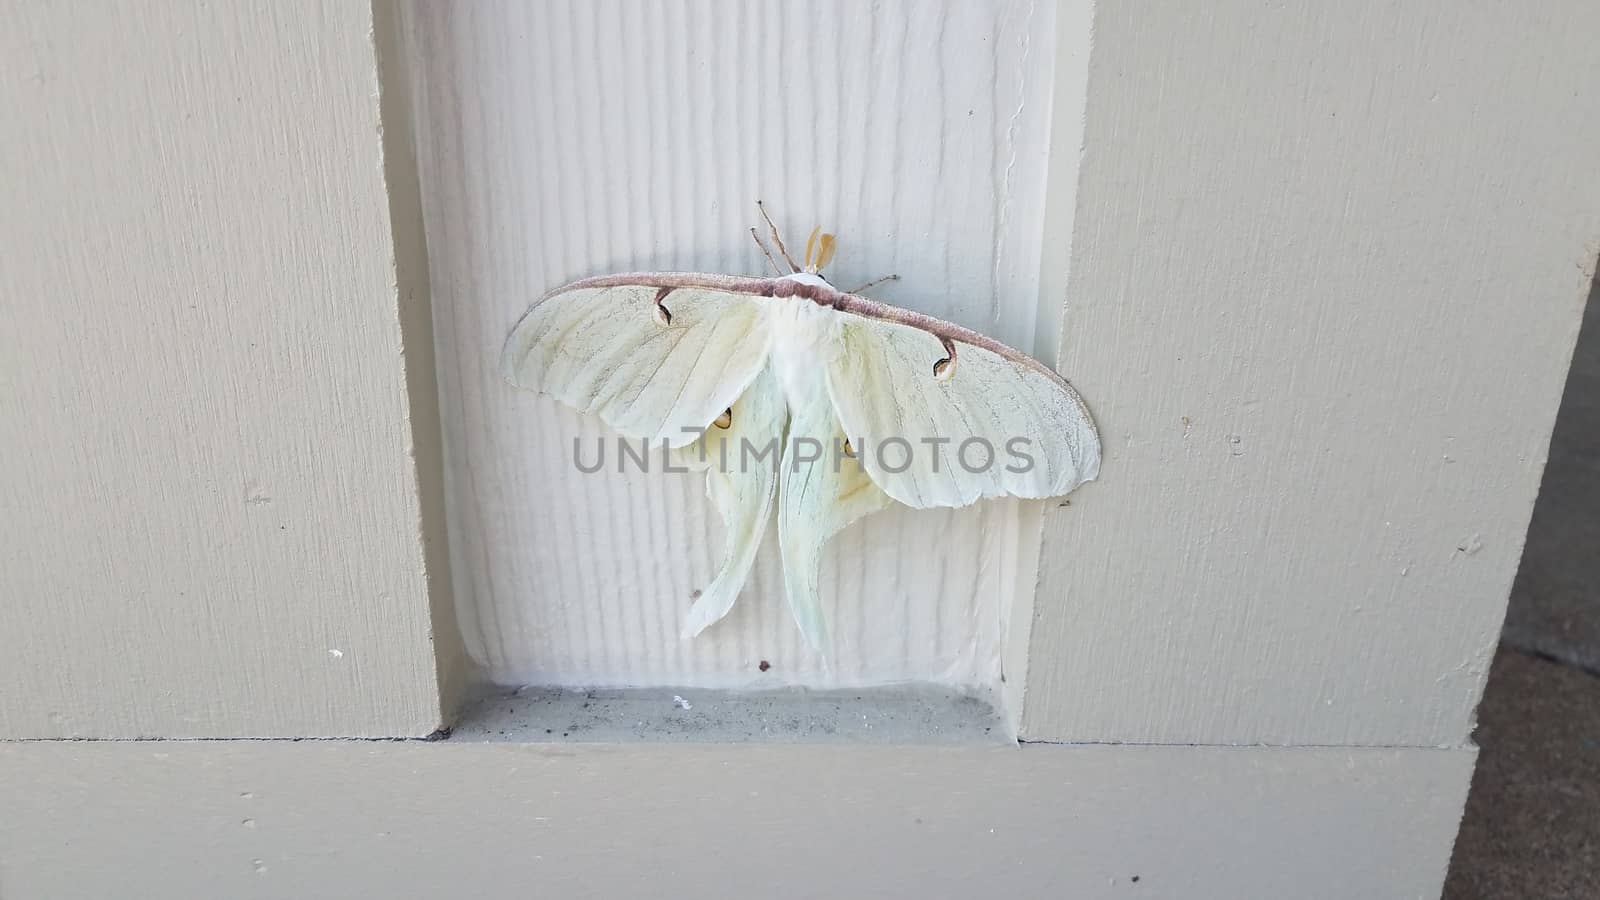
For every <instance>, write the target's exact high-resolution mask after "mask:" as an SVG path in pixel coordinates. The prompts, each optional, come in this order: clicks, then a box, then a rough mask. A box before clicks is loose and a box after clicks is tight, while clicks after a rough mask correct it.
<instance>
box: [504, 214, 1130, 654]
mask: <svg viewBox="0 0 1600 900" xmlns="http://www.w3.org/2000/svg"><path fill="white" fill-rule="evenodd" d="M757 206H758V208H759V209H760V212H761V216H762V218H763V219H764V220H765V221H766V225H767V227H768V229H769V230H770V234H771V238H772V243H773V245H774V246H775V247H776V248H777V251H778V254H779V256H780V257H781V258H782V259H783V260H784V262H785V263H787V264H788V269H789V271H787V272H784V271H783V269H782V267H780V266H779V265H778V263H777V261H776V259H775V258H774V257H773V255H772V252H771V251H770V250H769V249H768V248H767V246H766V245H765V244H764V243H763V242H762V240H761V236H760V234H759V232H757V230H756V229H755V228H751V229H750V233H751V236H752V237H754V238H755V240H756V244H757V245H758V246H760V247H761V250H762V253H763V254H765V255H766V258H767V261H768V262H769V263H771V264H772V266H773V268H774V269H776V270H777V271H778V272H779V273H780V274H778V275H776V276H773V277H764V276H737V275H714V274H696V273H687V272H645V273H631V274H621V275H602V276H599V277H594V278H585V279H582V280H580V281H575V282H573V283H571V284H569V285H566V286H565V287H560V288H556V289H555V290H553V291H551V292H550V293H548V294H546V295H545V296H544V297H542V298H540V299H539V300H538V301H536V302H535V303H534V304H533V305H532V306H531V307H529V309H528V311H527V312H526V313H525V314H524V315H523V316H522V318H521V319H520V320H519V321H518V322H517V323H516V326H515V327H514V328H513V329H512V331H511V334H510V335H509V337H508V338H507V339H506V343H505V348H504V351H503V353H502V360H501V362H502V371H503V373H504V375H505V378H506V379H507V380H508V381H509V382H510V383H511V384H512V385H513V386H515V387H519V388H525V389H527V390H531V391H537V392H541V393H544V394H548V395H550V396H552V397H554V398H556V399H557V400H559V401H560V402H562V403H564V404H566V405H568V406H570V407H573V408H574V409H577V410H579V411H580V412H584V413H589V414H593V415H597V416H599V417H600V419H601V420H602V421H604V422H605V423H606V424H607V425H609V426H610V427H611V428H612V429H613V430H615V431H616V432H618V433H620V434H621V435H623V436H624V437H625V438H633V439H638V440H641V441H648V442H651V443H660V444H664V445H665V446H664V448H663V452H664V453H668V454H670V456H671V458H672V459H673V460H675V461H676V462H677V463H678V464H680V465H682V466H683V467H685V468H689V469H697V470H704V471H705V472H706V474H707V478H706V490H707V494H708V495H709V496H710V498H711V500H712V502H713V503H714V504H715V506H716V508H717V512H718V514H719V515H720V516H721V518H722V521H723V523H724V525H725V526H726V530H727V535H728V537H727V545H726V547H725V548H724V551H723V558H722V564H721V568H720V570H719V571H718V572H717V574H716V576H715V578H714V579H713V580H712V582H711V583H710V585H708V586H707V587H706V588H705V589H703V590H702V591H701V592H700V595H699V597H698V598H697V599H696V600H695V601H694V603H693V605H692V606H691V608H690V609H689V612H688V616H687V617H686V619H685V620H684V625H683V635H684V637H686V638H687V637H692V636H694V635H697V634H699V633H700V632H701V631H703V630H704V629H705V628H707V627H708V626H710V625H711V624H713V623H714V622H716V621H718V620H719V619H721V618H723V617H724V616H726V615H727V614H728V612H729V610H731V609H732V608H733V604H734V601H735V599H736V598H737V597H738V595H739V592H740V590H741V589H742V588H743V587H744V584H745V580H746V578H747V577H748V575H749V573H750V569H751V566H752V565H753V564H754V562H755V557H756V551H757V549H758V548H759V547H760V546H761V541H762V537H763V536H764V534H765V532H766V529H767V528H768V526H769V523H770V522H771V521H772V520H773V519H776V520H777V528H778V544H779V547H780V549H781V551H782V558H783V578H784V589H785V592H786V594H787V595H788V601H789V606H790V610H791V612H792V613H793V616H794V621H795V624H796V625H797V626H798V627H799V629H800V631H801V633H802V634H803V635H804V637H805V639H806V641H807V642H808V643H809V644H810V645H811V646H812V647H813V648H814V649H815V650H817V651H818V652H820V653H822V654H823V655H824V656H825V657H826V656H827V654H828V650H829V642H828V632H827V623H826V622H825V621H824V620H823V613H822V606H821V601H820V597H819V593H818V577H819V570H820V566H821V561H822V551H823V548H824V546H825V545H826V544H827V542H828V540H829V539H830V538H832V537H833V536H834V535H835V534H837V533H838V532H840V531H842V530H843V529H844V528H845V527H846V526H848V525H849V524H850V523H852V522H854V521H856V520H857V519H859V518H861V517H863V516H866V515H868V514H870V513H873V512H876V511H878V510H881V509H884V508H885V507H887V506H889V505H890V504H891V503H902V504H904V505H906V506H909V507H913V508H916V509H927V508H930V507H963V506H967V505H970V504H972V503H974V502H976V501H978V500H981V499H983V498H986V497H1002V496H1012V497H1024V498H1044V497H1056V496H1060V495H1062V494H1066V493H1067V492H1069V491H1071V490H1072V489H1073V488H1075V487H1077V486H1078V485H1079V484H1081V483H1083V482H1085V481H1088V480H1090V479H1093V478H1094V477H1095V476H1096V474H1097V473H1098V472H1099V468H1100V438H1099V434H1098V433H1097V432H1096V430H1095V425H1094V420H1093V419H1092V418H1091V417H1090V415H1089V410H1088V408H1087V407H1086V406H1085V405H1084V402H1083V399H1082V398H1081V397H1079V396H1078V393H1077V391H1075V390H1073V388H1072V386H1071V385H1069V384H1068V383H1067V381H1066V380H1065V379H1064V378H1062V377H1061V376H1060V375H1058V374H1056V373H1055V372H1054V371H1053V370H1051V369H1050V368H1049V367H1048V366H1046V365H1044V364H1043V363H1041V362H1039V361H1038V360H1035V359H1033V358H1032V357H1030V356H1028V355H1026V354H1024V353H1021V352H1019V351H1017V350H1014V349H1012V348H1010V347H1007V346H1005V345H1004V344H1001V343H1000V342H998V341H995V340H992V339H990V338H988V337H985V336H984V335H982V334H979V333H977V332H975V331H971V330H968V329H966V328H963V327H961V326H959V325H954V324H952V323H950V322H945V321H941V320H939V319H935V318H932V317H929V316H926V315H922V314H920V313H916V312H913V311H911V310H907V309H901V308H898V307H895V306H890V305H888V304H885V303H881V302H878V301H874V300H870V299H868V298H866V297H865V296H862V291H863V290H864V289H865V288H866V287H870V286H871V285H873V284H877V283H878V282H871V283H869V284H868V285H864V286H863V287H862V288H857V289H854V290H850V291H841V290H839V289H838V288H835V287H834V286H833V285H832V284H830V283H829V282H828V281H827V279H825V278H823V277H822V269H823V267H824V266H826V265H827V264H828V263H829V261H830V260H831V259H832V258H833V254H834V249H835V238H834V236H833V235H831V234H822V235H820V237H819V234H818V232H820V230H821V229H820V228H817V229H813V230H812V232H811V236H810V238H809V239H808V240H807V241H806V252H805V264H804V265H803V266H802V265H800V264H797V263H796V262H795V261H794V260H793V259H792V258H791V257H790V256H789V252H788V249H787V248H786V247H785V246H784V243H783V240H782V238H781V237H780V236H779V234H778V229H777V227H776V226H775V225H774V224H773V223H772V219H771V218H770V217H769V216H768V215H767V212H766V209H765V208H764V207H762V206H761V205H760V204H759V203H758V204H757ZM889 277H890V278H894V277H895V276H889ZM883 280H887V279H879V281H883Z"/></svg>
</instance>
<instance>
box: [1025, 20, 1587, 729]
mask: <svg viewBox="0 0 1600 900" xmlns="http://www.w3.org/2000/svg"><path fill="white" fill-rule="evenodd" d="M1094 33H1095V40H1094V54H1093V58H1092V60H1091V64H1090V70H1089V86H1090V87H1089V104H1088V115H1087V124H1086V131H1085V138H1084V147H1085V151H1084V157H1083V170H1082V178H1081V180H1080V182H1079V197H1078V211H1077V228H1076V237H1075V240H1074V247H1073V258H1072V267H1071V275H1070V286H1071V289H1070V291H1069V302H1068V307H1067V312H1066V323H1065V342H1064V345H1063V352H1062V358H1063V359H1065V360H1067V361H1068V363H1067V370H1068V371H1069V372H1071V373H1072V374H1073V376H1074V378H1075V382H1076V383H1077V385H1078V386H1079V387H1080V388H1081V389H1082V390H1083V392H1084V394H1085V396H1087V397H1090V398H1092V399H1093V400H1094V402H1095V409H1096V412H1097V413H1098V415H1099V417H1100V425H1101V430H1102V434H1103V435H1104V438H1105V449H1106V461H1105V466H1104V470H1103V473H1102V476H1101V480H1100V481H1099V482H1096V483H1095V484H1093V485H1089V486H1088V487H1086V488H1085V489H1083V490H1082V491H1081V492H1079V493H1078V494H1076V495H1074V496H1073V498H1072V506H1071V507H1070V509H1061V510H1057V509H1055V508H1053V507H1052V508H1050V509H1048V510H1047V514H1048V515H1049V516H1050V521H1049V524H1048V536H1047V541H1046V547H1045V550H1044V554H1043V555H1044V558H1045V563H1044V564H1043V566H1042V568H1043V574H1042V579H1041V586H1040V590H1039V600H1038V604H1037V605H1038V610H1039V615H1038V618H1037V620H1036V622H1035V626H1034V632H1033V644H1032V653H1031V661H1030V675H1031V677H1030V678H1029V681H1028V696H1027V703H1026V706H1027V709H1026V719H1025V729H1024V732H1025V734H1027V735H1031V736H1033V737H1037V738H1040V739H1049V740H1093V741H1154V742H1201V743H1255V742H1268V743H1318V744H1336V743H1356V744H1421V745H1435V744H1446V745H1459V744H1461V743H1462V742H1464V741H1465V740H1466V739H1467V736H1468V732H1469V730H1470V728H1471V714H1472V709H1473V707H1474V706H1475V704H1476V703H1477V700H1478V697H1479V695H1480V691H1481V687H1482V683H1483V678H1484V675H1485V673H1486V671H1487V669H1488V665H1489V659H1490V654H1491V652H1492V650H1493V648H1494V646H1495V641H1496V638H1497V636H1498V632H1499V626H1500V620H1501V616H1502V613H1503V611H1504V608H1505V601H1506V595H1507V591H1508V589H1509V587H1510V583H1511V578H1512V574H1513V572H1514V570H1515V568H1516V564H1517V558H1518V555H1519V553H1520V551H1521V547H1522V541H1523V535H1524V533H1525V530H1526V527H1527V524H1528V517H1529V514H1530V511H1531V509H1532V506H1533V499H1534V495H1535V493H1536V491H1537V489H1538V484H1539V475H1540V471H1541V469H1542V467H1543V463H1544V459H1545V452H1546V447H1547V443H1548V439H1549V435H1550V430H1551V424H1552V422H1553V419H1554V416H1555V411H1556V406H1557V400H1558V397H1559V395H1560V392H1561V385H1562V381H1563V375H1564V373H1565V371H1566V366H1567V362H1568V359H1569V356H1570V352H1571V348H1572V344H1573V340H1574V336H1575V335H1576V332H1577V327H1578V320H1579V315H1580V310H1581V309H1582V305H1583V300H1584V296H1585V292H1586V290H1587V288H1588V284H1589V279H1590V276H1591V275H1592V273H1593V266H1594V262H1595V256H1596V253H1597V252H1600V178H1597V177H1596V161H1597V159H1600V157H1597V148H1600V116H1596V115H1595V109H1596V99H1597V94H1596V91H1597V87H1600V53H1596V52H1595V45H1594V36H1595V35H1596V34H1597V33H1600V6H1597V5H1596V4H1594V3H1592V2H1588V0H1563V2H1557V3H1545V4H1537V5H1528V4H1472V5H1471V9H1470V10H1466V9H1463V8H1462V7H1461V5H1460V4H1455V3H1447V2H1437V0H1428V2H1413V3H1406V4H1392V3H1380V2H1356V3H1340V4H1287V5H1270V4H1269V5H1263V4H1260V3H1255V2H1243V0H1239V2H1222V3H1208V4H1203V5H1197V4H1192V3H1185V2H1176V0H1173V2H1161V3H1156V4H1139V5H1133V4H1120V3H1107V4H1101V5H1100V6H1099V7H1098V8H1097V13H1096V22H1095V30H1094Z"/></svg>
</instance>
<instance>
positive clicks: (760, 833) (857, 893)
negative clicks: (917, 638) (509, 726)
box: [0, 740, 1474, 900]
mask: <svg viewBox="0 0 1600 900" xmlns="http://www.w3.org/2000/svg"><path fill="white" fill-rule="evenodd" d="M1473 755H1474V751H1473V750H1470V749H1458V750H1427V749H1405V750H1397V749H1263V748H1254V749H1244V748H1206V747H1104V746H1098V747H1064V746H1045V745H1029V746H1025V747H1023V748H1021V749H1018V748H1015V747H1011V748H976V747H974V748H966V749H961V748H950V747H939V748H933V747H907V746H881V745H880V746H866V747H863V746H855V747H851V746H840V745H834V746H817V745H805V746H794V745H789V746H783V745H774V744H721V745H717V744H712V745H683V744H679V745H673V746H661V745H653V746H652V745H633V746H617V745H610V746H604V745H589V746H587V747H573V746H568V745H542V746H541V745H527V744H483V743H471V742H466V743H462V742H458V741H455V740H449V741H442V742H418V741H412V742H399V743H397V742H371V741H363V742H346V741H302V742H294V743H291V742H284V741H275V742H253V741H229V742H226V743H218V742H171V741H168V742H160V743H149V742H137V743H134V742H120V743H80V744H70V745H60V744H58V745H53V746H52V745H43V744H0V799H3V800H4V804H5V809H6V814H5V815H3V816H0V878H3V879H4V882H3V888H4V890H5V892H6V894H5V895H6V897H8V898H16V900H33V898H50V900H76V898H85V900H89V898H93V900H100V898H104V897H237V898H241V900H244V898H253V897H262V898H280V897H296V898H305V900H313V898H322V897H327V898H346V897H353V896H368V897H385V896H390V897H504V896H526V897H563V898H573V900H578V898H591V897H592V898H605V900H619V898H632V897H638V898H657V897H704V898H708V900H714V898H730V900H734V898H738V900H743V898H751V897H761V898H801V897H808V898H809V897H874V898H878V897H882V898H924V897H994V896H999V897H1030V898H1031V897H1075V898H1077V897H1082V898H1097V897H1119V898H1125V897H1140V898H1143V897H1158V898H1182V900H1208V898H1215V900H1237V898H1241V897H1296V898H1307V900H1316V898H1330V900H1333V898H1337V900H1345V898H1351V897H1359V898H1363V900H1388V898H1394V900H1402V898H1404V900H1415V898H1429V897H1437V896H1438V895H1439V887H1440V884H1441V882H1442V881H1443V879H1444V872H1445V866H1446V864H1447V862H1448V860H1449V855H1450V841H1451V838H1452V837H1453V835H1454V833H1455V827H1456V822H1457V820H1458V819H1459V817H1460V811H1461V803H1462V799H1463V798H1464V797H1465V795H1466V791H1467V782H1468V779H1469V776H1470V774H1471V769H1472V759H1473ZM86 810H92V811H93V814H92V815H85V811H86Z"/></svg>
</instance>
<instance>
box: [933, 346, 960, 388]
mask: <svg viewBox="0 0 1600 900" xmlns="http://www.w3.org/2000/svg"><path fill="white" fill-rule="evenodd" d="M939 343H941V344H943V345H944V354H945V355H944V359H941V360H939V361H938V362H936V363H934V364H933V377H934V378H936V379H938V380H940V381H949V380H950V376H952V375H954V374H955V373H956V342H955V341H952V340H950V339H949V338H947V337H945V336H943V335H940V336H939Z"/></svg>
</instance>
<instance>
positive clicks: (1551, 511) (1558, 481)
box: [1444, 280, 1600, 900]
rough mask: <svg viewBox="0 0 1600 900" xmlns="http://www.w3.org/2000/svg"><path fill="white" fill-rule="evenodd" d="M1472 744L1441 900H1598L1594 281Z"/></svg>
mask: <svg viewBox="0 0 1600 900" xmlns="http://www.w3.org/2000/svg"><path fill="white" fill-rule="evenodd" d="M1474 738H1475V740H1477V742H1478V744H1479V746H1480V747H1481V748H1482V749H1481V751H1480V753H1479V756H1478V767H1477V771H1476V772H1474V773H1473V777H1472V792H1471V794H1470V795H1469V796H1468V798H1467V809H1466V815H1465V817H1464V818H1463V820H1462V822H1461V833H1460V835H1459V836H1458V837H1457V838H1456V847H1455V854H1454V858H1453V859H1452V861H1451V866H1450V876H1449V880H1448V881H1447V882H1446V884H1445V892H1444V897H1445V900H1480V898H1481V900H1488V898H1499V897H1600V866H1597V865H1596V864H1595V854H1596V852H1597V848H1600V816H1596V815H1595V813H1594V811H1595V810H1596V809H1600V280H1597V281H1596V282H1595V287H1594V288H1593V289H1592V290H1591V291H1590V293H1589V306H1588V309H1587V311H1586V312H1585V314H1584V321H1583V331H1582V332H1581V333H1580V334H1579V336H1578V345H1577V350H1576V351H1575V352H1574V354H1573V359H1572V371H1571V373H1570V374H1569V375H1568V376H1567V387H1566V392H1565V393H1564V394H1563V395H1562V398H1561V412H1560V413H1559V415H1558V416H1557V418H1556V427H1555V434H1554V436H1553V437H1552V438H1551V441H1550V461H1549V463H1548V465H1547V466H1546V467H1545V472H1544V484H1543V485H1542V487H1541V490H1540V491H1539V501H1538V504H1537V505H1536V506H1535V507H1534V511H1533V522H1532V524H1531V525H1530V526H1529V528H1528V543H1527V548H1526V549H1525V550H1524V552H1523V555H1522V566H1521V568H1520V569H1519V570H1518V571H1517V580H1516V584H1515V586H1514V587H1513V588H1512V591H1511V605H1510V608H1509V609H1508V610H1507V612H1506V625H1505V630H1504V632H1503V633H1502V634H1501V638H1500V652H1499V654H1498V655H1497V656H1496V657H1495V663H1494V668H1493V670H1492V671H1491V672H1490V675H1489V683H1488V686H1487V688H1486V690H1485V692H1484V697H1483V703H1482V705H1481V706H1480V707H1479V708H1478V729H1477V731H1476V733H1475V734H1474Z"/></svg>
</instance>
